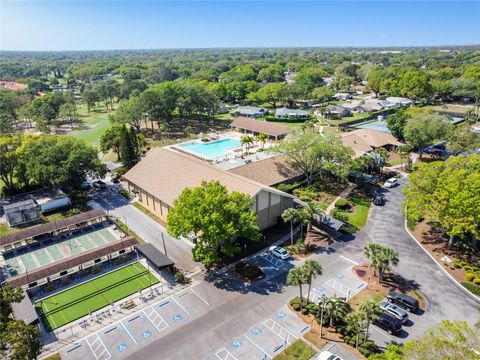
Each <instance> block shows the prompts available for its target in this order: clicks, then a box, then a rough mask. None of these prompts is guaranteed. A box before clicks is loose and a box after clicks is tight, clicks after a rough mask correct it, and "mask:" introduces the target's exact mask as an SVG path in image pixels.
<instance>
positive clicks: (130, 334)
mask: <svg viewBox="0 0 480 360" xmlns="http://www.w3.org/2000/svg"><path fill="white" fill-rule="evenodd" d="M120 324H122V326H123V328H124V329H125V331H126V332H127V334H128V336H130V337H131V338H132V340H133V342H134V343H135V344H138V343H137V340H135V338H134V337H133V335H132V333H131V332H130V330H128V329H127V327H126V326H125V324H124V323H123V321H120Z"/></svg>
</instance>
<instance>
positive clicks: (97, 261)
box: [93, 259, 102, 264]
mask: <svg viewBox="0 0 480 360" xmlns="http://www.w3.org/2000/svg"><path fill="white" fill-rule="evenodd" d="M100 261H102V259H95V260H93V263H94V264H98V263H99V262H100Z"/></svg>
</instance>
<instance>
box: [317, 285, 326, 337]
mask: <svg viewBox="0 0 480 360" xmlns="http://www.w3.org/2000/svg"><path fill="white" fill-rule="evenodd" d="M325 301H327V297H326V296H325V294H322V296H321V297H320V302H319V303H318V306H320V308H321V310H320V339H321V338H322V331H323V308H324V307H325Z"/></svg>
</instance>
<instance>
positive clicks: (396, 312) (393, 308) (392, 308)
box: [380, 300, 408, 324]
mask: <svg viewBox="0 0 480 360" xmlns="http://www.w3.org/2000/svg"><path fill="white" fill-rule="evenodd" d="M380 308H381V309H382V310H383V311H385V312H386V313H388V314H390V315H392V316H393V317H394V318H396V319H398V320H400V321H401V322H402V324H405V323H406V322H407V321H408V314H407V312H406V311H405V310H403V309H402V308H400V307H398V306H397V305H395V304H392V303H390V302H388V301H385V300H384V301H382V302H381V303H380Z"/></svg>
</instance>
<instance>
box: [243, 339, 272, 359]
mask: <svg viewBox="0 0 480 360" xmlns="http://www.w3.org/2000/svg"><path fill="white" fill-rule="evenodd" d="M243 336H245V337H246V338H247V340H248V341H250V342H251V343H252V344H253V345H254V346H255V347H256V348H257V349H259V350H260V351H261V352H263V353H264V354H265V355H267V357H268V358H269V359H272V357H271V356H270V354H269V353H267V352H266V351H265V350H263V348H261V347H260V346H258V345H257V344H256V343H255V341H253V340H252V339H250V338H249V337H248V336H247V335H245V334H244V335H243Z"/></svg>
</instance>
